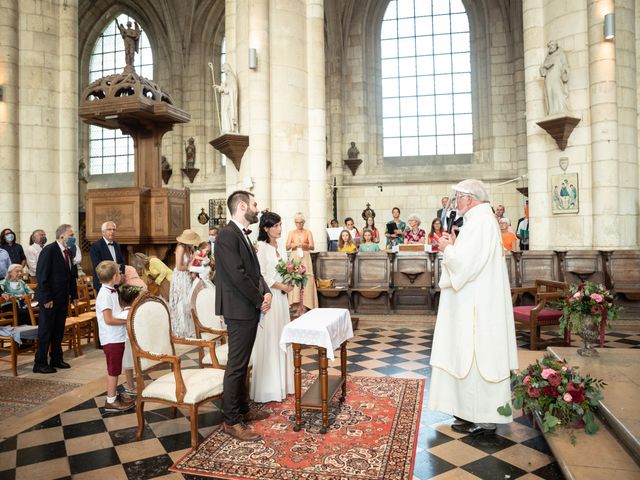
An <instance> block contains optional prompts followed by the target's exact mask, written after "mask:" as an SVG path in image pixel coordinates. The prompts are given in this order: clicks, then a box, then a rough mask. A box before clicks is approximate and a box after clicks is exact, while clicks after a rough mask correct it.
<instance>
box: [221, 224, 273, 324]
mask: <svg viewBox="0 0 640 480" xmlns="http://www.w3.org/2000/svg"><path fill="white" fill-rule="evenodd" d="M214 257H215V265H216V276H215V284H216V314H217V315H222V316H224V317H225V319H234V320H257V318H258V312H259V311H260V306H261V305H262V302H263V300H264V295H265V294H266V293H270V290H269V287H268V285H267V283H266V282H265V281H264V278H262V274H261V273H260V264H259V263H258V257H257V256H256V253H255V250H253V247H250V246H249V243H248V242H247V240H246V237H245V235H244V233H242V231H241V230H240V229H239V228H238V226H237V225H236V224H235V223H233V222H230V223H229V224H228V225H227V226H226V227H224V228H223V229H222V230H220V233H219V234H218V237H217V238H216V248H215V251H214Z"/></svg>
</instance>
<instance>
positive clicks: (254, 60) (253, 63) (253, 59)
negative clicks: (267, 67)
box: [249, 48, 258, 70]
mask: <svg viewBox="0 0 640 480" xmlns="http://www.w3.org/2000/svg"><path fill="white" fill-rule="evenodd" d="M249 68H250V69H251V70H255V69H256V68H258V54H257V53H256V49H255V48H250V49H249Z"/></svg>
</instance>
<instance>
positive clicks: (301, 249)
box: [286, 212, 318, 310]
mask: <svg viewBox="0 0 640 480" xmlns="http://www.w3.org/2000/svg"><path fill="white" fill-rule="evenodd" d="M294 222H295V224H296V228H295V229H294V230H291V231H290V232H289V235H288V236H287V245H286V247H287V251H289V252H291V253H290V255H291V256H292V257H293V258H296V257H297V258H298V260H299V261H300V263H301V264H302V265H304V267H305V268H306V270H307V274H308V275H309V276H308V277H307V285H306V286H305V287H304V293H303V297H304V298H303V299H302V304H303V305H304V308H305V309H307V310H311V309H313V308H318V293H317V292H316V281H315V278H314V276H313V262H312V261H311V254H310V253H309V252H311V251H313V249H314V248H315V245H314V243H313V235H312V234H311V231H310V230H308V229H306V228H304V224H305V218H304V215H302V213H301V212H298V213H296V214H295V216H294ZM299 302H300V287H293V290H292V291H291V293H289V305H297V304H298V303H299Z"/></svg>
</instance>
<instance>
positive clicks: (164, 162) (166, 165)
mask: <svg viewBox="0 0 640 480" xmlns="http://www.w3.org/2000/svg"><path fill="white" fill-rule="evenodd" d="M161 166H162V170H171V164H170V163H169V160H167V157H165V156H164V155H162V160H161Z"/></svg>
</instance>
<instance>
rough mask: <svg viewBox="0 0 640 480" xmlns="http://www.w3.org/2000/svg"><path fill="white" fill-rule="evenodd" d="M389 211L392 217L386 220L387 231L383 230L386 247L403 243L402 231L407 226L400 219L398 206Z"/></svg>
mask: <svg viewBox="0 0 640 480" xmlns="http://www.w3.org/2000/svg"><path fill="white" fill-rule="evenodd" d="M391 213H392V215H393V219H392V220H389V221H388V222H387V225H386V227H387V231H386V232H385V237H387V248H391V247H393V246H394V245H400V244H402V243H404V231H405V229H406V228H407V224H406V223H404V221H402V220H400V209H399V208H398V207H393V209H392V210H391Z"/></svg>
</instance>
